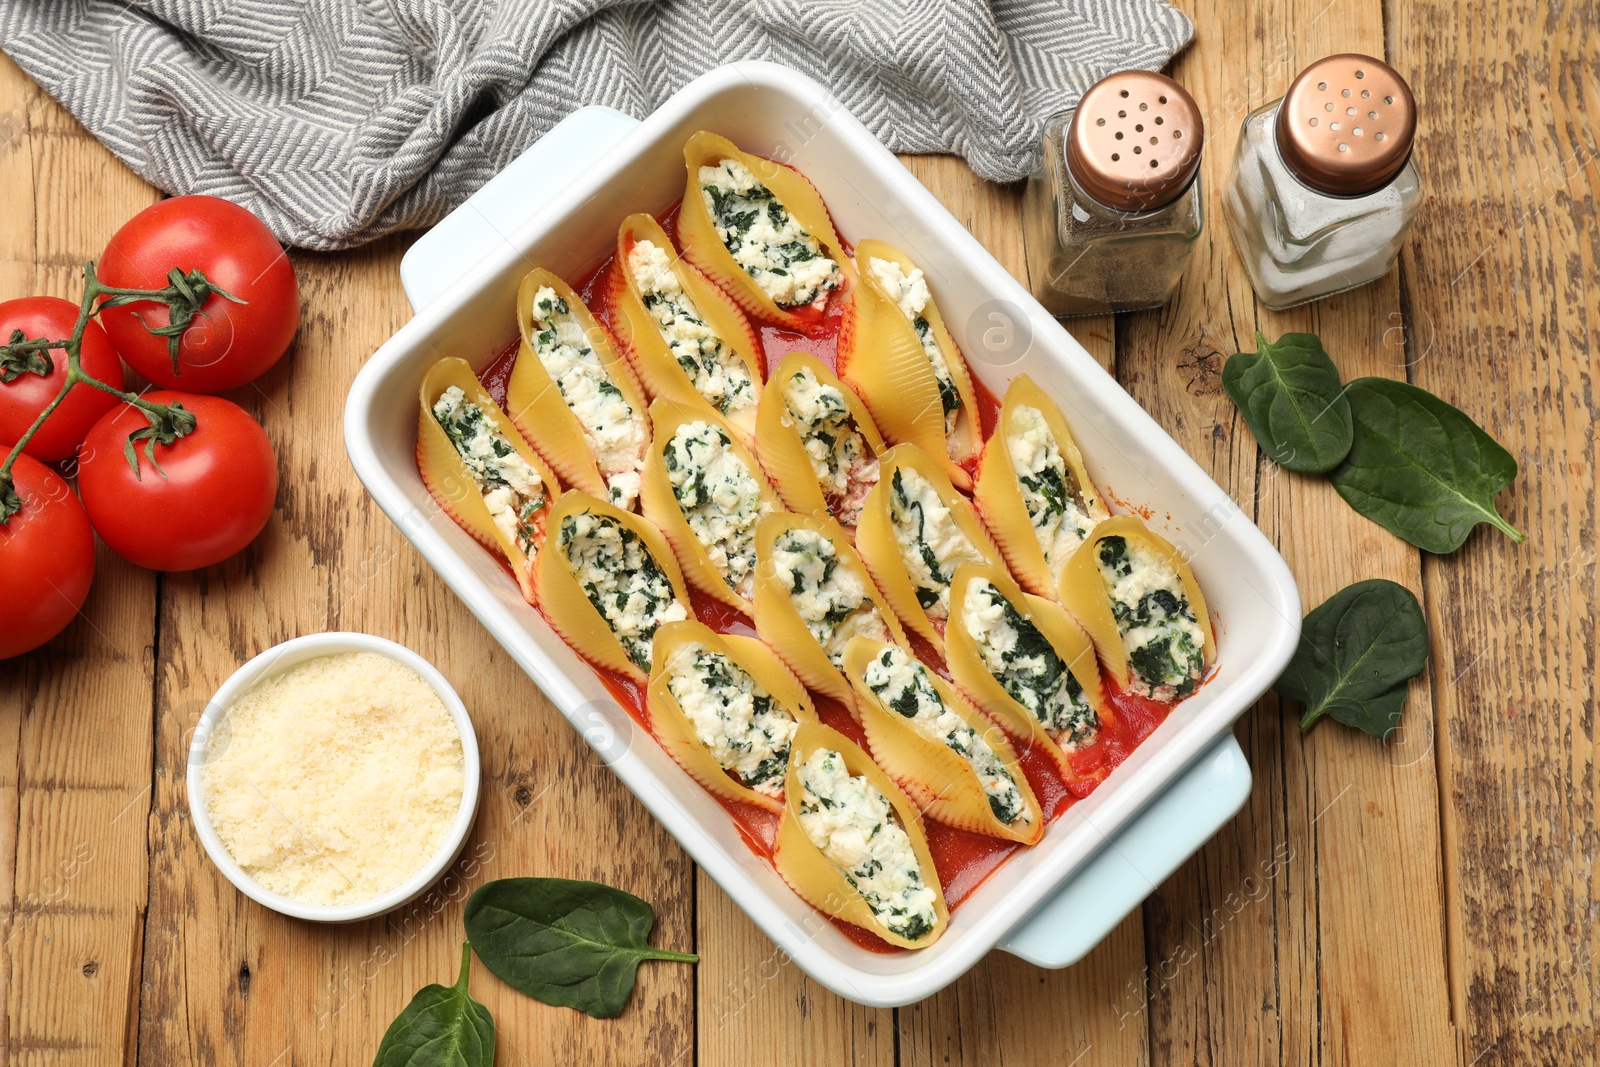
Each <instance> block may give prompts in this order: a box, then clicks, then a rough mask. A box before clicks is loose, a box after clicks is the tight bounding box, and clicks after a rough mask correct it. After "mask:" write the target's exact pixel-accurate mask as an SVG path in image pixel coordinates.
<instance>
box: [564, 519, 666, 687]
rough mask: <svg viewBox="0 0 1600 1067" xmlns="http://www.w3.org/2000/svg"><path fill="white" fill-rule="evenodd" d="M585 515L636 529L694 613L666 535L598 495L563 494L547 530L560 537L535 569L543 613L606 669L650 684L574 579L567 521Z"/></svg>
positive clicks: (576, 648)
mask: <svg viewBox="0 0 1600 1067" xmlns="http://www.w3.org/2000/svg"><path fill="white" fill-rule="evenodd" d="M585 512H587V513H590V514H594V515H598V516H605V517H607V518H610V519H614V520H616V521H617V522H619V523H621V524H622V525H623V526H626V527H627V528H628V529H629V530H631V531H633V533H634V534H635V535H637V536H638V538H639V540H640V541H641V542H643V544H644V548H645V551H647V552H648V553H649V554H650V556H651V558H652V559H654V560H655V562H656V566H658V567H660V568H661V572H662V573H663V574H665V575H666V576H667V581H668V583H669V584H670V585H671V586H672V591H673V594H674V596H675V598H676V599H677V601H678V603H679V604H680V605H681V606H682V607H683V610H684V614H685V615H686V616H688V617H693V615H694V612H693V609H692V607H691V605H690V603H689V590H688V587H687V586H685V585H684V582H683V574H682V572H681V571H679V570H678V561H677V560H676V559H675V558H674V557H673V555H672V548H671V547H670V546H669V545H668V544H667V542H666V539H665V538H664V537H662V536H661V531H660V530H657V529H656V528H655V526H654V525H652V524H651V523H649V522H647V521H646V520H645V519H643V518H641V517H640V516H638V515H635V514H634V513H633V512H631V511H623V510H622V509H620V508H617V507H614V506H613V505H611V504H609V503H607V502H606V501H604V500H601V499H599V498H598V497H593V496H590V495H589V494H588V493H580V492H576V491H573V492H568V493H565V494H563V496H562V497H561V499H560V501H559V502H557V504H556V506H555V507H554V508H553V509H551V512H550V516H549V518H548V519H547V520H546V521H547V523H548V529H550V530H551V531H552V532H553V533H554V534H555V536H553V537H551V538H550V539H549V541H548V542H547V544H546V546H545V551H543V552H540V553H539V560H538V565H537V566H536V567H535V568H534V575H535V579H536V583H537V587H538V594H539V610H540V611H542V612H544V617H545V619H546V621H548V622H549V623H550V626H551V628H553V629H554V630H555V631H556V633H557V634H559V635H560V636H561V638H562V640H564V641H566V643H567V644H569V645H571V646H572V649H573V651H575V652H577V653H578V655H580V656H582V657H583V658H584V659H586V660H588V661H589V662H590V663H593V664H594V665H596V666H597V667H600V668H602V669H604V670H608V671H615V672H616V673H618V674H621V675H624V676H626V677H628V678H631V679H633V680H634V681H636V682H644V681H646V680H647V678H646V675H645V672H644V671H643V670H641V669H640V668H639V666H638V664H636V663H634V662H633V660H632V659H630V658H629V657H628V652H627V649H625V648H624V647H623V645H622V642H621V641H620V640H619V639H618V638H617V636H616V634H615V633H613V632H612V630H611V626H610V624H609V623H607V622H606V619H605V616H603V615H601V614H600V612H599V611H598V610H597V609H596V608H595V606H594V605H593V604H592V603H590V602H589V597H588V594H586V593H585V592H584V591H583V586H582V585H581V584H580V583H579V581H578V579H577V577H576V576H574V575H573V573H572V564H571V561H570V560H569V559H568V558H567V554H566V551H565V549H563V548H562V546H561V536H560V531H561V522H562V520H563V519H565V518H566V517H567V516H568V515H577V514H581V513H585Z"/></svg>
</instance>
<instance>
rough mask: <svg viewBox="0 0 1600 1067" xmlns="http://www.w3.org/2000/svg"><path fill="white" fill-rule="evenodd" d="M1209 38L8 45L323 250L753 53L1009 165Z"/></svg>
mask: <svg viewBox="0 0 1600 1067" xmlns="http://www.w3.org/2000/svg"><path fill="white" fill-rule="evenodd" d="M1192 33H1193V28H1192V27H1191V26H1190V24H1189V21H1188V19H1186V18H1185V17H1184V16H1183V15H1181V14H1179V13H1178V12H1177V11H1176V10H1174V9H1173V8H1171V7H1169V6H1168V5H1167V4H1165V3H1163V2H1162V0H659V2H656V3H651V2H649V0H0V47H4V49H5V50H6V52H8V53H10V55H11V56H12V57H13V58H14V59H15V60H16V61H17V63H18V64H20V65H21V67H22V69H23V70H24V71H26V72H27V73H28V74H29V75H30V76H31V77H33V78H34V79H35V80H36V81H38V82H39V84H40V85H41V86H43V87H44V89H45V90H46V91H47V92H49V93H50V95H52V96H54V97H55V98H56V99H58V100H60V101H61V102H62V103H63V104H65V105H66V107H67V108H68V109H69V110H70V111H71V112H72V113H73V114H74V115H76V116H77V117H78V119H79V120H80V121H81V122H82V123H83V124H84V125H85V126H87V127H88V128H89V131H90V132H91V133H93V134H94V135H95V136H96V137H98V138H99V139H100V140H101V141H103V142H104V143H105V144H106V145H107V146H108V147H110V149H111V150H112V151H113V152H115V153H116V154H117V155H118V156H120V157H121V158H122V159H123V160H124V161H125V162H126V163H127V164H128V165H129V166H130V167H132V168H133V169H134V170H136V171H138V172H139V174H141V175H142V176H144V177H145V178H146V179H148V180H149V181H151V182H153V183H154V184H156V185H158V186H160V187H161V188H162V189H165V190H167V191H169V192H173V193H180V192H182V193H210V194H213V195H216V196H224V197H227V198H228V199H230V200H234V201H237V202H238V203H241V204H243V205H245V206H246V207H248V208H250V209H251V210H252V211H254V212H255V213H256V214H258V215H260V216H261V217H262V218H263V219H265V220H266V221H267V224H268V225H269V226H271V227H272V229H273V231H274V232H276V233H277V234H278V236H279V237H280V238H282V239H283V240H284V241H286V242H288V243H290V244H293V245H298V246H300V247H303V248H315V249H335V248H346V247H349V246H351V245H356V244H360V243H362V242H364V241H369V240H372V239H373V238H376V237H379V236H381V235H383V234H386V233H389V232H391V231H394V230H399V229H407V228H415V227H420V226H427V225H430V224H432V223H433V222H435V221H437V220H438V219H440V218H442V217H443V216H444V215H445V214H446V213H447V212H448V211H449V210H450V209H451V208H452V207H454V206H455V205H456V204H458V203H460V202H461V201H462V200H463V199H465V198H466V197H467V196H468V195H469V194H470V193H472V192H473V191H474V190H475V189H477V188H478V187H479V186H481V185H482V184H483V183H484V182H486V181H488V180H489V178H491V177H492V176H493V175H494V174H495V173H496V172H497V171H499V170H500V169H501V168H502V167H504V166H505V165H506V164H507V163H508V162H510V160H511V159H513V158H514V157H515V156H516V155H517V154H518V153H519V152H521V151H522V150H523V149H524V148H526V147H527V146H528V145H529V144H531V143H532V142H533V141H535V140H537V139H538V138H539V137H540V136H541V135H542V134H543V133H545V131H547V130H548V129H549V128H550V127H551V126H552V125H554V124H555V123H556V122H557V121H559V120H560V119H561V118H562V117H563V116H565V115H566V114H567V113H569V112H571V111H572V110H574V109H575V108H578V107H581V106H583V105H585V104H608V105H610V106H611V107H614V108H617V109H619V110H622V111H625V112H628V113H629V114H632V115H637V116H642V115H644V114H646V113H648V112H649V111H650V110H652V109H653V108H655V107H656V106H657V105H658V104H660V103H661V102H662V101H663V100H664V99H666V97H667V96H669V95H670V94H671V93H673V92H674V91H675V90H677V89H678V88H680V87H682V86H683V85H684V84H685V83H686V82H688V81H689V80H691V79H692V78H694V77H695V76H696V75H699V74H702V73H704V72H705V71H707V70H709V69H710V68H712V67H715V66H717V65H718V64H721V63H726V62H730V61H733V60H737V59H767V60H772V61H774V62H778V63H782V64H785V65H787V66H790V67H793V68H795V69H797V70H800V71H803V72H805V73H806V74H809V75H811V76H812V77H814V78H816V79H818V80H819V81H821V82H823V83H824V84H826V85H828V86H829V87H830V88H831V89H832V91H833V92H834V93H835V94H836V95H837V96H838V97H839V99H840V100H841V101H842V102H843V103H844V104H845V106H847V107H848V108H849V109H850V110H851V111H852V112H854V113H855V114H856V115H857V116H858V117H860V119H861V120H862V121H863V122H865V123H866V124H867V126H868V127H870V128H871V129H872V131H873V132H874V133H876V134H877V135H878V136H879V137H880V138H882V139H883V141H884V143H886V144H887V145H889V147H890V148H893V149H894V150H896V151H899V152H956V153H959V154H961V155H962V156H965V157H966V159H967V161H968V162H969V163H971V164H972V167H973V169H974V170H976V171H977V172H978V173H979V174H981V175H982V176H984V177H985V178H991V179H994V180H997V181H1005V180H1008V179H1013V178H1017V177H1019V176H1021V175H1022V174H1024V173H1026V171H1027V169H1028V166H1029V157H1030V155H1031V152H1032V149H1033V146H1034V143H1035V140H1036V138H1037V136H1038V133H1039V131H1040V129H1041V128H1042V126H1043V122H1044V119H1045V118H1046V117H1047V116H1049V115H1050V114H1053V113H1054V112H1056V111H1058V110H1060V109H1062V108H1064V107H1068V106H1070V105H1071V104H1072V103H1073V102H1074V101H1076V100H1077V98H1078V95H1079V94H1080V93H1081V92H1082V91H1083V90H1084V89H1086V88H1087V87H1088V86H1089V85H1091V84H1092V83H1093V82H1094V81H1095V80H1097V79H1098V78H1099V77H1101V76H1102V75H1104V74H1106V73H1109V72H1110V71H1112V70H1117V69H1121V68H1127V67H1144V68H1148V69H1157V68H1160V67H1161V66H1162V65H1164V64H1165V63H1166V62H1167V60H1168V59H1169V58H1170V57H1171V56H1172V54H1173V53H1174V52H1176V51H1177V50H1178V49H1180V48H1182V47H1183V46H1184V45H1185V44H1186V43H1188V40H1189V38H1190V36H1191V34H1192ZM13 121H15V117H13Z"/></svg>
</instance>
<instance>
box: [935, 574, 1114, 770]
mask: <svg viewBox="0 0 1600 1067" xmlns="http://www.w3.org/2000/svg"><path fill="white" fill-rule="evenodd" d="M950 603H951V606H952V610H951V614H950V627H949V629H947V630H946V631H945V634H944V646H945V663H946V666H948V667H949V669H950V678H951V680H952V681H953V682H955V684H956V685H957V686H958V687H959V688H960V689H961V691H962V692H964V693H966V694H967V696H969V697H971V698H972V702H973V703H974V704H975V705H977V706H978V707H980V708H982V709H983V710H984V711H985V712H987V713H988V714H989V715H990V717H992V718H993V719H995V721H996V722H998V723H1000V724H1001V726H1003V727H1004V728H1005V729H1006V731H1007V732H1008V733H1010V734H1011V736H1013V737H1016V738H1020V739H1022V740H1023V741H1024V742H1025V743H1026V744H1028V745H1030V746H1037V747H1038V748H1039V749H1040V750H1041V751H1043V752H1045V753H1046V754H1047V755H1049V756H1050V758H1051V759H1052V760H1053V761H1054V762H1055V764H1056V766H1057V767H1058V768H1059V769H1060V771H1061V773H1062V775H1063V776H1064V777H1066V778H1067V779H1069V780H1072V779H1076V778H1078V777H1079V775H1078V774H1077V772H1076V771H1075V770H1073V767H1072V761H1071V759H1070V758H1069V755H1070V753H1072V752H1075V751H1077V750H1078V749H1080V748H1082V747H1083V746H1085V745H1087V744H1090V743H1091V742H1093V741H1094V740H1095V738H1096V737H1097V736H1098V734H1099V731H1100V725H1101V723H1102V722H1106V721H1110V720H1111V719H1113V718H1114V717H1115V715H1114V712H1113V711H1112V710H1111V708H1110V706H1109V705H1108V704H1107V703H1106V700H1105V694H1104V693H1103V692H1102V690H1101V687H1100V665H1099V663H1098V662H1097V661H1096V659H1095V654H1094V646H1093V645H1092V644H1091V643H1090V641H1089V635H1088V634H1086V633H1084V632H1083V628H1082V627H1081V626H1079V625H1078V624H1077V623H1076V622H1074V621H1073V620H1072V617H1071V616H1069V615H1068V614H1067V613H1066V612H1065V611H1064V610H1063V609H1062V608H1061V606H1060V605H1059V604H1057V603H1055V602H1054V601H1051V600H1046V599H1045V598H1043V597H1038V596H1033V595H1032V594H1029V593H1025V592H1023V591H1022V589H1021V587H1019V586H1018V585H1017V584H1016V582H1014V581H1013V580H1012V579H1011V576H1010V575H1008V574H1006V573H1005V572H1004V571H1003V570H1001V569H1000V568H998V567H994V566H990V565H988V564H982V563H963V564H962V565H961V566H960V567H958V568H956V575H955V580H954V581H952V582H951V583H950Z"/></svg>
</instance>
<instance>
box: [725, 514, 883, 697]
mask: <svg viewBox="0 0 1600 1067" xmlns="http://www.w3.org/2000/svg"><path fill="white" fill-rule="evenodd" d="M754 599H755V624H756V632H757V633H759V634H760V635H761V639H762V640H763V641H765V642H767V644H769V645H771V646H772V647H773V648H774V649H775V650H777V653H778V655H780V656H782V657H783V660H784V662H785V663H787V664H788V665H789V668H790V669H791V670H793V671H794V673H795V674H796V675H797V676H799V678H800V680H801V681H802V682H804V683H805V684H806V685H807V686H808V687H810V688H811V689H814V690H816V691H817V692H818V693H821V694H823V695H824V696H829V697H832V698H833V699H835V700H837V701H839V702H840V703H841V704H843V705H844V706H845V707H847V708H850V709H852V710H854V708H855V698H854V695H853V691H852V690H851V688H850V684H849V683H848V682H847V681H845V678H844V675H842V674H840V673H839V669H840V666H841V665H842V664H843V663H844V650H845V646H846V645H847V644H848V643H849V642H850V639H851V638H853V637H856V636H858V635H865V636H868V637H872V638H875V639H877V640H879V641H893V642H897V643H903V642H904V641H905V639H906V636H905V631H904V630H902V629H901V628H900V623H899V622H897V621H896V620H895V617H894V613H893V612H892V611H890V610H889V605H888V604H886V603H884V600H883V597H882V595H881V594H880V593H879V592H878V587H877V586H875V585H873V584H872V577H871V575H869V574H868V573H867V568H866V566H865V565H864V564H863V563H862V562H861V557H860V556H858V555H856V550H855V548H854V547H852V546H851V544H850V539H849V537H847V536H846V535H845V532H844V528H843V527H841V526H840V525H839V524H838V523H836V522H834V521H833V520H832V519H829V518H827V517H825V516H822V515H798V514H794V513H792V512H778V513H776V514H773V515H769V516H767V517H766V518H765V519H762V520H761V522H760V524H759V525H758V526H757V527H756V581H755V598H754Z"/></svg>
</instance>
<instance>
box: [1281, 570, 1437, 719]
mask: <svg viewBox="0 0 1600 1067" xmlns="http://www.w3.org/2000/svg"><path fill="white" fill-rule="evenodd" d="M1427 665H1428V624H1427V622H1426V621H1425V620H1424V619H1423V617H1422V607H1421V605H1419V604H1418V603H1417V598H1416V597H1415V596H1413V595H1412V594H1411V590H1409V589H1407V588H1406V587H1405V586H1403V585H1397V584H1395V583H1394V582H1391V581H1388V580H1387V579H1384V578H1374V579H1371V580H1369V581H1365V582H1357V583H1356V584H1355V585H1351V586H1346V587H1345V588H1344V589H1341V590H1339V592H1337V593H1335V594H1333V596H1331V597H1329V598H1328V599H1327V600H1326V601H1324V602H1323V604H1322V605H1321V606H1320V607H1318V608H1317V609H1316V610H1315V611H1313V612H1312V613H1311V614H1310V615H1307V616H1306V620H1305V624H1304V626H1303V627H1302V629H1301V631H1300V647H1299V648H1297V649H1295V653H1294V658H1293V659H1291V660H1290V661H1289V667H1288V669H1287V670H1285V671H1284V672H1283V676H1282V677H1281V678H1279V679H1278V680H1277V682H1276V683H1274V685H1273V688H1274V689H1276V690H1277V691H1278V695H1279V696H1283V697H1287V698H1288V699H1290V700H1298V701H1300V702H1301V703H1303V704H1304V705H1305V706H1306V713H1305V715H1303V716H1302V717H1301V719H1300V729H1301V730H1302V731H1305V730H1309V729H1311V727H1312V726H1314V725H1315V724H1316V722H1317V720H1318V719H1320V718H1322V717H1323V716H1324V715H1331V716H1332V717H1333V718H1335V719H1337V720H1339V721H1340V722H1342V723H1344V724H1345V725H1346V726H1354V727H1355V728H1356V729H1358V730H1362V731H1364V732H1366V733H1369V734H1371V735H1372V736H1373V737H1379V738H1381V737H1386V736H1387V735H1388V733H1389V731H1390V730H1393V729H1394V728H1395V727H1396V726H1398V725H1399V723H1400V710H1401V708H1402V707H1403V706H1404V704H1405V702H1406V683H1407V682H1408V681H1410V680H1411V679H1412V678H1415V677H1416V676H1417V675H1419V674H1421V673H1422V668H1424V667H1426V666H1427Z"/></svg>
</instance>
